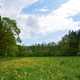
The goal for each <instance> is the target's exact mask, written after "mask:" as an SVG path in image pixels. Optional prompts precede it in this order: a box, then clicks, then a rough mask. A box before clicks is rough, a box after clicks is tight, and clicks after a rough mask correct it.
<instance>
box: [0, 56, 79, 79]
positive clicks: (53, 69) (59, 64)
mask: <svg viewBox="0 0 80 80" xmlns="http://www.w3.org/2000/svg"><path fill="white" fill-rule="evenodd" d="M0 80H80V57H31V58H30V57H29V58H15V59H14V58H13V59H11V58H8V59H5V58H4V59H0Z"/></svg>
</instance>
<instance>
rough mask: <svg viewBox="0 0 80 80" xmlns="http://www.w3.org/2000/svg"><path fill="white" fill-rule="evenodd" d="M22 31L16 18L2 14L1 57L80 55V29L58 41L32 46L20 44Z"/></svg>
mask: <svg viewBox="0 0 80 80" xmlns="http://www.w3.org/2000/svg"><path fill="white" fill-rule="evenodd" d="M20 32H21V31H20V29H19V27H18V26H17V23H16V21H15V20H13V19H10V18H8V17H1V16H0V56H1V57H8V56H10V57H28V56H38V57H40V56H44V57H46V56H80V30H77V31H73V30H72V31H69V32H68V34H66V35H65V36H64V37H62V39H61V40H60V41H59V42H58V43H55V42H54V41H53V42H49V43H46V44H44V43H42V44H35V45H31V46H25V45H20V44H21V39H20V36H19V34H20ZM18 43H19V44H18Z"/></svg>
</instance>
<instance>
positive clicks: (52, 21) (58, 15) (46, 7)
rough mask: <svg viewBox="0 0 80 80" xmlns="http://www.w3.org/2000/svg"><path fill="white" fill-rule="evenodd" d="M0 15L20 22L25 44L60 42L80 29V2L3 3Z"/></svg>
mask: <svg viewBox="0 0 80 80" xmlns="http://www.w3.org/2000/svg"><path fill="white" fill-rule="evenodd" d="M0 15H1V16H8V17H10V18H12V19H15V20H16V21H17V25H18V26H19V28H20V29H21V34H20V37H21V39H22V44H25V45H31V44H35V43H46V42H50V41H55V42H57V41H59V40H60V39H61V37H62V36H64V35H65V34H66V33H67V32H68V31H69V30H78V29H80V0H0Z"/></svg>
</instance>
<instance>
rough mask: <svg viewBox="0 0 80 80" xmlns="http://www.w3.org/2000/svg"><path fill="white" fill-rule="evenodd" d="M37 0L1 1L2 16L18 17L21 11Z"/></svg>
mask: <svg viewBox="0 0 80 80" xmlns="http://www.w3.org/2000/svg"><path fill="white" fill-rule="evenodd" d="M35 1H37V0H0V5H1V7H0V15H3V16H9V17H16V16H17V15H19V14H20V12H21V10H22V9H23V8H24V7H25V6H28V5H30V4H32V3H33V2H35Z"/></svg>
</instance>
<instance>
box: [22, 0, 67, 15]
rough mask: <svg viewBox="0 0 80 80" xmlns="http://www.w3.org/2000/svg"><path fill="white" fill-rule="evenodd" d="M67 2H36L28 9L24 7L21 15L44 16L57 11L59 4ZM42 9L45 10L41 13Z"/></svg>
mask: <svg viewBox="0 0 80 80" xmlns="http://www.w3.org/2000/svg"><path fill="white" fill-rule="evenodd" d="M67 1H68V0H38V1H37V2H35V3H34V4H31V5H29V6H28V7H27V6H26V7H25V8H23V10H22V13H25V14H41V15H45V14H48V13H49V12H51V11H53V10H55V9H57V8H58V7H59V6H60V5H61V4H63V3H65V2H67ZM43 9H45V10H44V11H43Z"/></svg>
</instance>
